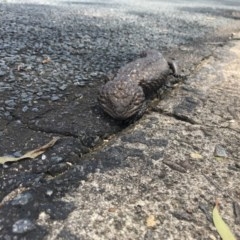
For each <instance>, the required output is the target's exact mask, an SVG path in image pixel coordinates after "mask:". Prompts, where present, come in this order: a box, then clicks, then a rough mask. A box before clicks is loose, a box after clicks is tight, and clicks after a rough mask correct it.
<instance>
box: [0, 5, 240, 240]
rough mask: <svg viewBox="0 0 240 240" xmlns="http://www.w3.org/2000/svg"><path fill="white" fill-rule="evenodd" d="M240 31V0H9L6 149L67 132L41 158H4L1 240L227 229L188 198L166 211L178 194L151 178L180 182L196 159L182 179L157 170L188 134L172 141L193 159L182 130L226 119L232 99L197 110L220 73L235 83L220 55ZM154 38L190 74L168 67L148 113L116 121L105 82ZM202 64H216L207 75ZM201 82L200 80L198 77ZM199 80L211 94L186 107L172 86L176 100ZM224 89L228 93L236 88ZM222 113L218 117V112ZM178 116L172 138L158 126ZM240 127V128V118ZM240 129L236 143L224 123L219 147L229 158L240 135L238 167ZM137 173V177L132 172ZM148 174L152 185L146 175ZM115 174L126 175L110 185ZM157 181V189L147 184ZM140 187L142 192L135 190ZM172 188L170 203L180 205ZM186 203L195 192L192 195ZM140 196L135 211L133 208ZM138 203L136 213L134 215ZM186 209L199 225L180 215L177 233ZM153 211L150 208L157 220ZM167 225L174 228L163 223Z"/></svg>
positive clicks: (4, 29) (0, 66) (186, 235)
mask: <svg viewBox="0 0 240 240" xmlns="http://www.w3.org/2000/svg"><path fill="white" fill-rule="evenodd" d="M239 30H240V2H239V1H237V0H236V1H227V0H226V1H219V0H218V1H190V0H189V1H187V0H186V1H180V0H179V1H177V0H176V1H157V0H152V1H144V0H142V1H140V0H138V1H135V0H128V1H125V0H118V1H106V0H105V1H104V0H102V1H34V0H29V1H27V0H26V1H13V0H5V1H3V0H2V1H0V156H4V155H10V156H15V157H19V156H21V155H23V154H24V153H25V152H27V151H29V150H33V149H36V148H38V147H39V146H41V145H44V144H45V143H47V142H48V141H50V140H51V139H52V138H53V137H56V136H57V137H60V140H58V141H57V143H56V144H55V145H54V146H53V147H51V148H50V149H49V150H47V151H46V152H45V153H44V154H43V155H41V156H39V157H37V158H35V159H34V160H29V159H25V160H22V161H19V162H15V163H6V164H2V165H0V239H4V240H10V239H86V240H87V239H218V238H217V236H218V235H217V233H216V230H215V229H214V227H213V226H212V223H211V219H210V220H209V216H208V214H206V211H205V212H204V210H202V212H204V214H205V215H206V216H205V219H206V218H207V220H206V221H207V222H201V221H200V222H199V218H197V220H196V219H194V217H193V215H191V214H192V212H191V211H193V212H194V209H193V208H191V206H189V205H187V207H186V208H187V212H186V213H183V212H182V211H181V212H179V211H173V210H172V211H171V214H170V215H167V214H166V215H164V214H163V215H161V214H160V215H158V214H157V213H156V211H157V209H158V208H160V207H159V206H158V205H157V203H159V204H160V205H161V206H164V199H165V197H166V196H167V195H168V194H170V193H169V192H167V191H166V192H162V194H163V195H161V199H162V200H159V199H157V197H156V196H155V194H154V193H155V192H156V188H157V187H156V188H154V187H153V186H152V185H151V183H153V182H154V181H155V180H156V179H158V180H159V179H160V180H159V181H161V182H164V184H165V187H167V188H168V189H171V187H172V186H175V185H174V184H175V183H176V182H177V181H179V182H181V179H185V174H184V168H185V167H182V168H181V167H180V172H181V174H183V176H181V177H179V179H178V180H176V181H175V180H173V178H171V177H172V176H173V175H174V176H175V174H174V173H171V174H173V175H171V174H169V175H168V173H167V174H165V175H167V176H165V175H164V172H165V170H164V169H160V170H161V171H160V170H159V171H160V172H159V171H158V170H156V171H155V172H154V171H151V169H152V168H153V166H155V165H157V163H156V162H157V161H158V160H159V159H162V158H163V156H166V152H167V150H166V149H167V147H168V146H169V143H171V142H172V143H174V142H177V141H179V142H180V144H179V145H177V144H176V145H173V146H172V151H174V152H179V158H181V157H183V159H186V158H184V156H183V155H181V154H180V152H181V151H182V150H181V151H180V150H179V149H178V147H179V146H180V145H181V149H185V150H186V151H187V149H188V148H187V146H186V145H185V144H186V142H184V141H183V142H182V141H180V140H181V139H180V140H178V138H177V136H178V135H175V132H181V134H182V135H181V136H180V135H179V136H180V138H183V136H186V135H184V134H185V131H186V132H188V130H189V129H190V128H191V129H193V128H195V127H196V126H198V125H202V126H204V127H206V125H208V127H209V126H210V125H211V124H213V123H214V124H216V125H218V124H220V123H221V121H219V119H218V118H217V117H216V116H218V112H219V113H221V111H222V112H223V114H225V112H224V111H225V108H224V104H225V103H227V102H228V100H226V99H227V98H226V99H225V98H224V101H222V102H221V101H220V100H219V103H220V102H221V105H220V106H219V109H218V110H216V108H214V107H213V108H211V110H209V112H206V114H205V115H204V117H203V118H201V121H200V120H199V119H197V117H196V116H198V114H199V113H197V112H193V111H195V109H196V108H197V106H198V104H199V101H203V99H204V97H203V96H205V95H204V94H206V91H205V90H204V89H203V87H204V86H211V89H213V88H214V86H216V85H218V84H220V83H219V81H220V82H224V78H222V75H221V74H220V73H221V70H222V69H223V68H224V67H223V66H220V63H219V62H224V63H226V64H227V62H230V61H231V59H234V56H238V55H237V54H235V55H231V56H230V55H229V53H228V52H230V45H231V44H232V43H233V42H234V41H237V40H238V39H239V37H237V36H238V35H237V34H238V32H239ZM147 49H155V50H159V51H160V52H162V54H163V55H164V56H165V57H166V59H168V60H175V61H176V63H177V65H178V68H179V72H180V75H181V76H180V77H174V76H172V75H171V76H169V77H168V79H167V80H168V83H167V84H166V86H163V87H162V89H161V90H160V91H158V93H156V94H153V96H152V97H150V99H149V101H148V109H147V111H146V113H145V115H144V116H143V118H142V119H140V120H139V121H137V122H127V123H126V122H121V121H116V120H114V119H112V118H111V117H110V116H108V115H107V114H105V113H104V112H103V111H102V109H101V108H100V107H99V104H98V102H97V95H98V91H99V87H100V86H101V85H102V84H104V83H105V81H106V79H107V78H108V76H110V75H114V74H116V72H117V70H118V69H119V68H120V67H121V66H123V65H125V64H126V63H128V62H130V61H132V60H134V59H136V58H138V57H140V55H141V53H142V52H143V51H144V50H147ZM222 56H225V58H224V59H223V58H221V57H222ZM226 56H228V57H226ZM219 59H220V60H219ZM208 63H209V65H205V64H208ZM215 64H216V65H217V66H218V67H216V71H215V72H218V73H219V78H217V79H215V78H211V83H210V82H208V81H207V80H209V79H210V76H212V75H213V74H214V73H215V72H214V71H213V69H215V67H214V66H215ZM203 65H204V66H205V68H206V69H208V71H213V72H214V73H213V72H212V73H211V74H212V75H211V74H210V75H207V74H206V73H203V76H206V77H199V76H200V75H197V74H198V71H199V70H200V69H202V67H203ZM226 72H227V70H226ZM204 74H205V75H204ZM201 76H202V75H201ZM224 76H225V75H224ZM229 76H230V75H229ZM232 77H233V78H234V75H232ZM235 77H236V76H235ZM205 78H206V79H205ZM225 78H226V77H225ZM199 79H200V80H201V81H200V80H199ZM219 79H220V80H219ZM205 80H206V81H205ZM195 81H196V85H191V84H193V83H194V84H195ZM204 84H205V85H204ZM235 84H236V86H237V82H236V83H235ZM203 85H204V86H203ZM181 86H184V87H182V88H181ZM232 86H235V85H234V84H233V85H232ZM190 87H191V89H193V88H194V89H195V88H196V89H195V90H194V93H195V94H198V93H199V92H200V93H199V94H198V95H197V97H196V96H194V97H192V96H191V97H190V96H188V97H186V99H187V100H186V101H185V102H183V104H182V105H181V106H180V107H182V109H183V110H181V109H180V110H181V111H180V110H179V109H177V108H174V107H173V106H174V104H173V102H171V101H170V102H169V100H168V99H169V96H171V99H175V100H176V99H178V98H177V96H180V95H181V94H183V92H184V91H188V92H191V93H192V92H193V91H192V90H191V89H190ZM209 88H210V87H209ZM177 89H180V90H179V91H180V92H179V93H176V91H177ZM199 89H200V90H199ZM219 89H222V90H223V93H224V91H225V90H224V89H225V88H220V87H219ZM226 89H228V88H226ZM236 89H238V88H237V87H236ZM236 89H234V88H233V89H232V88H231V92H230V93H229V94H230V95H229V96H230V99H233V101H232V102H228V103H229V104H230V105H231V106H227V107H226V109H228V112H231V113H232V115H231V116H236V114H237V113H238V110H239V109H238V104H237V103H238V101H239V98H238V95H237V94H235V91H237V90H236ZM203 92H204V94H203ZM175 93H176V94H175ZM223 93H221V92H219V93H218V95H214V94H215V91H213V92H211V91H210V92H209V94H212V95H211V96H214V97H213V99H214V100H212V102H215V103H216V104H218V101H217V99H218V98H219V99H221V96H222V95H223ZM184 94H185V92H184ZM231 94H233V96H232V95H231ZM198 98H199V99H200V100H199V99H198ZM164 101H165V102H164ZM179 101H180V100H179ZM210 102H211V101H210ZM164 103H165V105H164ZM205 103H206V102H204V104H205ZM204 104H203V105H204ZM204 106H206V108H207V106H208V105H207V104H205V105H204ZM171 107H172V108H171ZM178 107H179V106H178ZM221 107H222V108H221ZM230 107H232V109H230V110H229V108H230ZM215 110H216V111H215ZM204 111H205V110H201V112H204ZM234 112H235V115H234ZM204 113H205V112H204ZM214 114H216V115H214ZM211 116H214V120H213V119H212V120H209V119H211ZM219 116H220V115H219ZM168 117H169V118H171V119H172V121H173V123H172V125H171V126H172V131H169V132H168V134H166V136H165V135H164V137H163V136H160V135H156V136H155V135H154V134H157V132H164V127H166V128H165V129H167V128H168V127H169V126H165V125H163V126H161V127H160V128H158V127H159V126H160V125H161V124H160V122H161V121H162V120H163V119H164V124H167V123H168V121H170V120H169V119H168ZM162 118H163V119H162ZM235 118H236V119H237V117H235ZM229 119H230V120H231V121H232V120H233V119H232V118H231V117H229ZM229 119H228V120H229ZM207 120H208V121H209V124H210V123H211V124H210V125H209V124H208V123H207ZM159 124H160V125H159ZM181 124H183V125H181ZM188 124H190V126H191V127H189V125H188ZM175 127H176V129H175ZM185 127H186V129H185ZM136 129H138V130H137V131H136ZM139 129H140V130H139ZM154 129H156V130H154ZM195 130H196V129H195ZM195 130H194V131H195ZM156 131H157V132H156ZM196 131H200V130H196ZM201 131H202V130H201ZM234 131H235V133H239V129H238V128H236V129H235V130H234ZM204 133H206V136H207V137H209V136H210V135H211V131H210V130H206V129H205V131H204ZM207 133H209V134H210V135H207ZM151 134H152V135H151ZM231 134H233V135H230V134H229V135H228V137H229V138H227V139H228V140H229V139H230V138H231V139H235V138H236V139H235V140H234V142H233V143H231V144H230V140H229V142H228V141H227V140H226V141H225V140H224V139H225V138H224V137H223V135H221V134H219V133H216V138H218V139H222V142H224V141H225V142H224V144H223V143H221V144H220V145H219V144H217V142H216V146H220V150H219V147H217V150H219V151H220V152H221V154H222V155H223V156H222V155H221V154H220V155H221V156H220V157H225V155H224V151H225V150H224V149H225V148H224V147H226V146H228V147H229V146H232V148H231V149H228V151H229V152H231V151H232V155H231V157H232V159H235V160H234V161H236V164H235V162H234V164H235V165H236V166H235V165H234V164H233V165H234V166H235V168H237V169H238V170H237V174H238V175H237V174H236V178H239V162H238V163H237V159H238V160H239V154H240V153H239V150H237V149H239V148H240V146H239V145H238V144H239V138H237V135H234V133H232V132H231ZM224 136H225V135H224ZM191 137H192V138H189V139H188V140H186V141H192V142H194V141H195V140H196V139H199V138H200V135H198V134H196V136H195V135H192V136H191ZM207 137H206V138H207ZM208 141H209V142H208V144H210V142H211V141H210V140H208ZM214 141H215V138H214ZM214 141H213V142H214ZM202 142H204V140H202ZM136 143H137V144H136ZM227 143H228V144H227ZM134 144H135V145H134ZM199 144H200V143H199ZM206 145H207V143H206ZM210 145H211V144H210ZM222 145H223V146H222ZM202 149H204V150H205V151H207V148H204V147H202V146H200V145H199V146H198V145H197V144H196V145H194V146H192V151H193V150H194V151H197V152H200V150H202ZM217 150H216V149H215V152H216V151H217ZM230 150H231V151H230ZM189 151H190V150H189ZM183 152H184V151H183ZM171 153H172V152H171ZM181 153H182V152H181ZM203 155H204V154H203ZM172 156H173V155H172ZM192 156H193V155H192ZM194 156H195V158H196V155H194ZM206 156H207V154H206ZM168 157H169V156H168ZM138 158H139V161H136V159H138ZM193 158H194V157H193ZM166 162H167V161H165V163H166ZM167 163H168V162H167ZM189 164H190V165H191V164H193V163H192V162H190V163H189ZM194 164H195V163H194ZM194 164H193V165H194ZM237 164H238V165H237ZM165 165H167V164H165ZM168 165H171V164H168ZM171 166H172V165H171ZM216 166H218V165H216ZM216 166H215V165H214V168H215V167H216ZM198 167H199V166H198ZM211 167H212V168H213V166H211ZM173 168H174V167H173ZM175 168H177V167H175ZM178 170H179V169H178ZM127 173H128V174H129V175H128V177H127V176H126V175H124V174H127ZM105 174H108V175H105ZM135 174H136V175H135ZM129 176H131V177H129ZM176 176H177V174H176ZM232 176H233V175H232ZM144 177H146V179H145V178H144ZM141 179H142V180H141ZM143 179H144V180H143ZM149 179H151V183H150V182H149V183H148V180H149ZM186 179H188V177H186ZM221 179H223V178H221ZM145 180H146V182H144V181H145ZM141 181H142V182H143V183H144V184H142V185H141V184H139V182H141ZM174 181H175V182H174ZM112 182H115V184H114V185H113V186H111V187H109V186H110V185H111V183H112ZM130 182H132V184H133V186H131V187H129V189H128V188H127V187H126V189H125V190H124V189H123V186H127V185H128V183H130ZM236 183H237V182H236ZM236 183H233V186H235V185H234V184H236ZM91 184H92V185H91ZM186 185H187V184H186ZM196 185H197V184H196ZM100 186H102V187H100ZM150 186H151V187H150ZM159 186H160V185H159ZM108 187H109V188H108ZM181 187H182V189H181ZM181 187H179V189H180V190H181V191H180V193H179V192H177V190H176V191H175V193H176V194H180V195H181V194H182V196H185V195H184V185H182V186H181ZM185 187H186V186H185ZM233 189H234V187H233ZM147 191H149V192H148V194H149V195H147V194H146V195H145V193H146V192H147ZM236 192H237V190H236ZM131 194H133V196H134V198H132V199H131V198H130V200H129V196H131ZM164 194H166V195H164ZM200 195H201V194H200ZM146 196H147V197H146ZM144 197H146V198H144ZM151 197H153V199H152V198H151ZM155 197H156V199H154V198H155ZM201 197H202V195H201ZM196 198H197V197H196ZM199 198H200V197H199ZM166 199H167V200H166ZM166 199H165V202H168V204H169V205H168V206H175V207H176V208H177V206H180V205H181V204H180V202H177V201H175V200H173V201H172V202H171V199H170V200H169V198H166ZM205 199H207V197H205ZM238 199H239V198H238ZM98 200H99V206H97V204H98ZM161 201H163V202H161ZM212 201H213V197H212V198H210V197H209V199H208V201H207V204H205V205H204V204H202V203H201V204H200V203H199V206H201V209H205V210H206V206H208V207H209V206H210V205H211V204H212ZM77 202H78V203H77ZM114 202H115V203H116V204H115V205H114ZM182 202H187V199H184V198H182ZM195 202H197V200H196V199H195ZM124 203H126V205H124ZM147 203H148V204H147ZM127 204H128V205H127ZM134 204H135V205H134ZM178 204H179V205H178ZM133 205H134V207H133V209H135V210H134V211H135V212H134V211H133V210H131V208H128V207H129V206H133ZM147 205H151V206H153V207H152V208H147V207H146V206H147ZM144 207H146V209H147V210H146V209H145V210H143V209H144ZM167 208H168V207H167V206H165V208H164V207H163V209H161V211H165V210H166V209H167ZM104 209H105V210H106V209H108V210H106V211H107V212H108V213H109V215H107V216H106V215H105V213H106V212H104ZM120 210H121V211H122V212H121V211H120ZM185 210H186V209H185ZM133 212H134V214H135V215H134V214H133V215H131V213H133ZM110 214H112V215H111V216H110ZM114 214H115V215H114ZM113 215H114V216H113ZM148 216H150V217H148ZM165 216H168V218H166V219H165V218H164V217H165ZM169 216H170V217H169ZM175 218H176V219H177V220H178V221H180V222H181V221H183V222H184V221H185V222H188V223H189V222H190V223H191V224H193V225H189V226H190V227H186V228H185V225H181V223H178V224H176V225H174V226H176V228H175V229H174V230H172V232H171V228H172V225H171V223H175V220H174V219H175ZM76 219H78V220H79V222H77V220H76ZM144 219H148V220H149V219H150V220H151V221H152V222H151V221H150V220H149V221H150V222H151V224H152V225H151V224H150V223H149V221H148V223H147V224H146V223H145V220H144ZM196 222H197V223H198V224H197V226H198V227H199V229H198V228H196V225H194V223H196ZM141 224H142V225H141ZM148 224H149V225H148ZM238 224H239V223H238ZM150 225H151V226H150ZM70 226H72V228H71V227H70ZM160 226H164V229H165V230H163V229H162V230H159V229H160V228H161V227H160ZM232 226H233V225H232ZM236 229H237V227H236ZM238 229H239V228H238ZM201 233H202V236H201ZM237 236H238V237H239V233H238V235H237Z"/></svg>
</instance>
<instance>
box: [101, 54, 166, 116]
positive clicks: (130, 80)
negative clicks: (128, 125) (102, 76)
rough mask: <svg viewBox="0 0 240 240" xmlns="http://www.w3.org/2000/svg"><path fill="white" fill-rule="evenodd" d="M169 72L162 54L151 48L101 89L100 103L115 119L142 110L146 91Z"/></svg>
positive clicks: (123, 68)
mask: <svg viewBox="0 0 240 240" xmlns="http://www.w3.org/2000/svg"><path fill="white" fill-rule="evenodd" d="M169 71H170V68H169V64H168V62H167V61H166V60H165V59H164V57H163V56H162V54H161V53H159V52H157V51H155V50H149V51H147V52H146V53H144V54H143V57H142V58H139V59H137V60H135V61H133V62H130V63H128V64H127V65H125V66H123V67H122V68H120V70H119V71H118V73H117V75H116V77H115V78H114V79H113V80H112V81H109V82H107V83H106V84H105V85H104V86H103V87H102V88H101V90H100V94H99V103H100V105H101V106H102V108H103V110H104V111H105V112H107V113H108V114H109V115H110V116H112V117H113V118H116V119H121V120H124V119H127V118H130V117H132V116H134V115H135V114H137V113H139V112H142V109H143V108H144V106H145V93H146V91H149V90H150V91H151V90H155V89H158V88H159V87H160V86H161V85H162V84H163V82H164V80H165V77H166V76H167V75H168V74H169Z"/></svg>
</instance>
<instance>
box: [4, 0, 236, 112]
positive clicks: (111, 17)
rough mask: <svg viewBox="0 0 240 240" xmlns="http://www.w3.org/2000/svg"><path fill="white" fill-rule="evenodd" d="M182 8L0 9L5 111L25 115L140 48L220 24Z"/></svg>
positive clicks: (64, 5)
mask: <svg viewBox="0 0 240 240" xmlns="http://www.w3.org/2000/svg"><path fill="white" fill-rule="evenodd" d="M20 3H21V4H20ZM213 3H214V1H213ZM205 4H206V3H205ZM211 4H212V2H210V3H209V5H211ZM200 5H201V4H200ZM184 6H185V8H183V7H184ZM186 6H189V4H187V1H186V4H185V5H184V4H182V5H181V4H179V10H178V11H173V7H172V6H171V4H167V3H164V2H162V3H161V5H159V3H158V2H154V1H153V2H149V3H148V5H147V6H146V5H145V3H144V1H140V2H138V4H137V5H135V3H134V1H95V2H91V1H84V2H82V1H79V2H78V1H76V2H72V1H41V4H37V1H20V2H19V1H6V2H5V4H0V9H1V10H0V12H1V13H4V14H1V15H0V20H1V22H2V24H1V26H0V35H1V38H0V46H1V52H0V80H1V81H0V92H5V94H7V95H8V97H7V99H6V98H5V102H4V106H5V107H8V109H7V111H12V108H14V107H15V106H16V105H22V108H23V109H24V110H23V112H26V109H27V108H31V107H32V106H33V105H36V104H38V100H43V101H48V100H51V101H57V100H59V99H60V98H61V96H60V95H59V94H60V92H63V93H65V92H66V90H67V88H68V87H69V86H75V87H83V86H86V85H89V84H90V83H91V82H97V81H98V80H99V79H101V78H103V76H104V75H106V74H107V73H108V72H116V69H118V68H119V67H120V66H121V65H123V64H125V63H126V62H128V61H130V60H132V59H134V58H135V57H136V56H137V55H138V54H140V52H141V51H142V50H144V49H147V48H153V49H159V50H161V51H163V52H167V51H168V49H169V48H176V47H181V45H186V44H189V43H192V42H193V41H196V40H200V39H201V38H203V37H205V36H206V34H209V32H210V31H211V32H213V33H214V31H216V30H217V29H218V28H219V27H220V26H222V21H223V18H221V17H219V18H218V21H212V20H211V19H210V18H211V14H213V15H214V14H215V12H214V9H211V12H210V13H209V18H203V13H202V12H200V13H195V14H194V15H193V14H192V13H191V11H189V9H187V8H186ZM146 8H147V9H146ZM218 12H219V10H218ZM218 12H217V13H218ZM225 21H226V19H225ZM233 21H234V20H233V19H229V20H228V21H227V23H229V24H232V23H233ZM225 25H226V22H225ZM33 109H35V108H33Z"/></svg>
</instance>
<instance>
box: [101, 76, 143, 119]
mask: <svg viewBox="0 0 240 240" xmlns="http://www.w3.org/2000/svg"><path fill="white" fill-rule="evenodd" d="M98 100H99V103H100V105H101V106H102V108H103V110H104V111H105V112H107V113H108V114H109V115H110V116H112V117H113V118H116V119H121V120H124V119H127V118H130V117H132V116H133V115H134V114H136V113H137V112H138V111H140V110H141V107H142V106H143V104H144V100H145V95H144V92H143V90H142V88H141V87H140V86H139V85H138V84H137V83H136V82H134V81H131V80H117V81H109V82H107V83H106V84H105V85H104V86H103V87H102V88H101V90H100V94H99V98H98Z"/></svg>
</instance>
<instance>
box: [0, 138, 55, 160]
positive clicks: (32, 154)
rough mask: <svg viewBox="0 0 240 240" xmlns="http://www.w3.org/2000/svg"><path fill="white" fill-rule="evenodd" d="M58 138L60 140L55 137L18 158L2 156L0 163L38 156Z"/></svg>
mask: <svg viewBox="0 0 240 240" xmlns="http://www.w3.org/2000/svg"><path fill="white" fill-rule="evenodd" d="M57 140H59V137H54V138H53V139H52V140H51V141H50V142H49V143H47V144H45V145H43V146H41V147H40V148H37V149H34V150H32V151H29V152H27V153H25V154H24V155H23V156H21V157H18V158H15V157H8V156H5V157H0V164H4V163H6V162H16V161H19V160H22V159H25V158H31V159H33V158H36V157H38V156H39V155H41V154H42V153H44V152H45V151H46V150H47V149H48V148H50V147H52V146H53V145H54V144H55V143H56V142H57Z"/></svg>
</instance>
